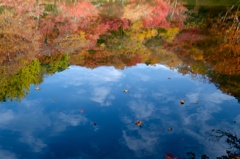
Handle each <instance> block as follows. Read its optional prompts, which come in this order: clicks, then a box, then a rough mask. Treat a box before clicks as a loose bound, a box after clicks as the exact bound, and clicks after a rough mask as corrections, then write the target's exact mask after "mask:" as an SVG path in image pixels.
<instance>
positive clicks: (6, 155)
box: [0, 150, 17, 159]
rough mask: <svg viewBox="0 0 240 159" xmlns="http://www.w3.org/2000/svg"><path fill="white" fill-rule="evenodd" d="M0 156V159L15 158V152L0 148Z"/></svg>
mask: <svg viewBox="0 0 240 159" xmlns="http://www.w3.org/2000/svg"><path fill="white" fill-rule="evenodd" d="M0 158H1V159H17V157H16V154H14V153H12V152H10V151H6V150H0Z"/></svg>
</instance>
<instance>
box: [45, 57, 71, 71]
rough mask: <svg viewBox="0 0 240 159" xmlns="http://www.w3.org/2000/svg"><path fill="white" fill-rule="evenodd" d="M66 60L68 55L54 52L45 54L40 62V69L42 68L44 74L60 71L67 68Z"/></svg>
mask: <svg viewBox="0 0 240 159" xmlns="http://www.w3.org/2000/svg"><path fill="white" fill-rule="evenodd" d="M68 60H69V56H68V55H62V54H56V55H53V56H46V57H45V59H44V61H43V62H42V70H44V72H45V73H46V74H50V75H52V74H54V73H56V72H61V71H63V70H65V69H67V68H68V66H69V63H68Z"/></svg>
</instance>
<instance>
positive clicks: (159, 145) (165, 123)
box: [0, 65, 240, 159]
mask: <svg viewBox="0 0 240 159" xmlns="http://www.w3.org/2000/svg"><path fill="white" fill-rule="evenodd" d="M168 77H170V78H171V79H168ZM40 87H41V89H40V90H39V91H35V90H34V87H32V88H31V92H30V93H29V96H28V97H27V98H25V99H23V100H22V102H20V103H17V102H6V103H2V104H1V105H0V106H1V109H0V130H1V131H0V138H1V144H0V158H1V159H2V158H3V159H18V158H45V159H48V158H49V159H50V158H51V159H53V158H58V159H60V158H65V159H68V158H69V159H70V158H74V159H76V158H86V159H91V158H99V159H100V158H104V159H105V158H106V159H107V158H109V159H110V158H114V159H117V158H153V159H154V158H162V156H163V155H164V154H165V153H167V152H172V153H173V154H175V155H177V156H182V157H183V156H185V155H186V152H190V151H192V152H195V153H196V154H197V155H200V154H204V153H206V154H208V155H209V156H215V157H216V156H220V155H224V154H225V150H226V149H224V148H226V145H223V144H217V143H214V142H210V141H209V140H208V139H207V136H206V134H205V132H206V131H208V130H211V129H213V128H214V129H217V128H223V129H226V130H232V131H234V132H239V123H236V124H234V123H233V121H240V115H239V112H240V107H239V104H238V103H237V101H236V100H235V99H234V98H233V97H231V96H228V95H225V94H223V93H222V92H221V91H219V90H217V89H216V88H215V86H214V85H213V84H207V83H202V82H199V81H194V80H192V79H191V78H190V77H189V76H187V75H186V76H182V75H181V74H178V73H177V72H175V71H173V70H170V69H168V68H167V67H164V66H162V65H156V66H145V65H138V66H136V67H131V68H128V69H125V70H116V69H114V68H113V67H99V68H96V69H93V70H91V69H86V68H83V67H77V66H71V67H70V68H69V69H68V70H65V71H64V72H60V73H57V74H55V75H53V76H49V77H46V78H45V80H44V82H43V83H42V84H41V85H40ZM124 89H129V93H124V92H123V90H124ZM181 99H184V100H185V104H184V105H181V104H180V103H179V100H181ZM195 102H198V104H195ZM80 110H82V111H80ZM137 120H142V121H143V126H142V127H141V128H140V127H137V126H135V125H134V122H135V121H137ZM94 122H96V125H94V124H93V123H94ZM169 127H172V128H173V131H171V132H169V131H168V128H169Z"/></svg>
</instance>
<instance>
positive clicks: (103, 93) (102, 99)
mask: <svg viewBox="0 0 240 159" xmlns="http://www.w3.org/2000/svg"><path fill="white" fill-rule="evenodd" d="M110 91H111V90H110V88H107V87H98V88H94V89H93V92H92V97H91V98H90V99H91V100H92V101H94V102H97V103H99V104H100V105H101V106H110V105H111V104H112V103H111V100H113V99H115V97H114V96H113V95H110Z"/></svg>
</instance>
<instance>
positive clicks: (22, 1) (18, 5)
mask: <svg viewBox="0 0 240 159" xmlns="http://www.w3.org/2000/svg"><path fill="white" fill-rule="evenodd" d="M2 5H3V6H8V7H13V8H14V9H16V12H17V15H22V14H23V13H27V14H28V15H29V16H32V17H37V16H40V15H42V14H43V11H44V6H43V5H41V6H39V5H36V3H35V1H33V0H14V1H13V0H3V1H2Z"/></svg>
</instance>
